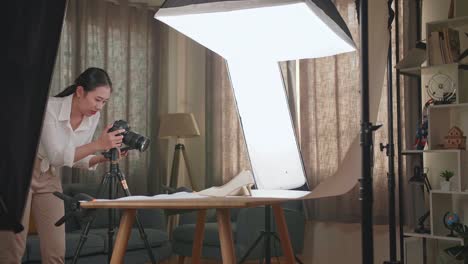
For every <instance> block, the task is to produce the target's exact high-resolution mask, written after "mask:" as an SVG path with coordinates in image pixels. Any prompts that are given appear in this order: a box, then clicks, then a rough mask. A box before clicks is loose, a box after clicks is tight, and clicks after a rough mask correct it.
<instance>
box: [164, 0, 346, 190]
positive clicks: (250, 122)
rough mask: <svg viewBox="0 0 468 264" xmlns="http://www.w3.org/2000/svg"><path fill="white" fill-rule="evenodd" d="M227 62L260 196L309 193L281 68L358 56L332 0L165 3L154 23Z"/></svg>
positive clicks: (190, 0)
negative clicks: (302, 189) (309, 60)
mask: <svg viewBox="0 0 468 264" xmlns="http://www.w3.org/2000/svg"><path fill="white" fill-rule="evenodd" d="M155 18H156V19H158V20H160V21H162V22H164V23H166V24H167V25H169V26H170V27H172V28H174V29H175V30H177V31H179V32H180V33H182V34H184V35H186V36H188V37H190V38H191V39H193V40H195V41H196V42H198V43H200V44H201V45H203V46H205V47H206V48H208V49H210V50H212V51H214V52H216V53H218V54H219V55H221V56H222V57H224V58H225V59H226V61H227V67H228V71H229V76H230V78H231V84H232V87H233V89H234V95H235V98H236V102H237V107H238V110H239V115H240V117H241V122H242V128H243V131H244V136H245V140H246V143H247V150H248V153H249V158H250V161H251V165H252V169H253V174H254V178H255V182H256V184H257V187H258V188H259V189H270V190H271V189H273V190H276V189H295V188H299V187H301V186H304V185H306V177H305V172H304V168H303V164H302V159H301V155H300V151H299V143H298V141H297V138H296V136H295V133H294V126H293V123H292V118H291V115H290V112H289V108H288V103H287V95H286V93H285V89H284V83H283V79H282V76H281V71H280V68H279V65H278V62H280V61H286V60H296V59H304V58H318V57H325V56H331V55H336V54H339V53H344V52H350V51H354V50H355V45H354V42H353V40H352V37H351V34H350V32H349V30H348V28H347V27H346V24H345V23H344V21H343V19H342V18H341V16H340V15H339V13H338V11H337V10H336V8H335V6H334V5H333V3H331V2H330V1H329V0H307V1H306V0H302V1H300V0H231V1H213V0H204V1H202V0H168V1H166V2H165V3H164V4H163V6H162V7H161V9H159V10H158V12H157V13H156V15H155Z"/></svg>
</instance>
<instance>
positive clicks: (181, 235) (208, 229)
mask: <svg viewBox="0 0 468 264" xmlns="http://www.w3.org/2000/svg"><path fill="white" fill-rule="evenodd" d="M231 228H232V232H233V233H236V224H235V223H231ZM194 236H195V224H185V225H181V226H178V227H177V228H175V229H174V232H173V233H172V237H173V240H174V242H177V241H181V242H185V243H192V242H193V238H194ZM232 237H233V238H235V237H236V236H235V235H234V234H233V236H232ZM234 242H235V241H234ZM203 244H204V245H209V246H219V245H220V242H219V233H218V223H205V234H204V236H203Z"/></svg>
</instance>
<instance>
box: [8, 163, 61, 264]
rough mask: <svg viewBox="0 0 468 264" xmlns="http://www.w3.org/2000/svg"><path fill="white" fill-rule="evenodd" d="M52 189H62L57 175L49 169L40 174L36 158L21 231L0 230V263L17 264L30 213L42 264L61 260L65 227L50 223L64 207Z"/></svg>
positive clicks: (24, 243) (21, 254)
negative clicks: (34, 226)
mask: <svg viewBox="0 0 468 264" xmlns="http://www.w3.org/2000/svg"><path fill="white" fill-rule="evenodd" d="M55 191H58V192H62V184H61V182H60V178H59V177H57V176H55V175H54V174H53V173H52V172H51V170H49V171H47V172H45V173H43V174H42V175H41V172H40V162H39V160H38V159H36V162H35V164H34V170H33V174H32V177H31V186H30V187H29V194H28V199H27V200H26V206H25V208H24V213H23V219H22V225H23V226H24V230H23V231H22V232H20V233H17V234H15V233H13V232H11V231H0V263H1V264H18V263H21V258H22V257H23V254H24V251H25V248H26V236H27V234H28V227H29V214H30V213H31V212H32V214H33V215H34V220H35V224H36V228H37V232H38V235H39V242H40V247H41V259H42V264H49V263H50V264H52V263H54V264H55V263H64V262H65V260H64V259H65V226H64V225H61V226H59V227H56V226H55V225H54V224H55V222H56V221H57V220H58V219H60V218H61V217H62V216H63V215H64V207H63V201H62V200H60V199H59V198H57V197H56V196H54V195H53V194H52V193H53V192H55Z"/></svg>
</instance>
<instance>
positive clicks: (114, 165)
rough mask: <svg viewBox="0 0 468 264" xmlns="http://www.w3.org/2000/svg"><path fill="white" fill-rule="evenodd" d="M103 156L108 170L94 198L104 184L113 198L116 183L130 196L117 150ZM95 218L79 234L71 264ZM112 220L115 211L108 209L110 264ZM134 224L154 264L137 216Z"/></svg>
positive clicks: (108, 256) (76, 256)
mask: <svg viewBox="0 0 468 264" xmlns="http://www.w3.org/2000/svg"><path fill="white" fill-rule="evenodd" d="M103 154H104V156H105V157H106V158H108V159H110V161H111V162H110V170H109V172H108V173H106V174H105V176H104V177H103V178H102V181H101V183H100V184H99V187H98V191H97V194H96V197H100V194H101V192H102V190H103V186H104V184H108V186H109V199H113V198H115V195H114V192H113V188H114V187H115V189H116V191H117V183H118V182H119V183H120V186H121V187H122V189H123V191H124V194H125V196H130V195H131V194H130V191H129V190H128V185H127V181H126V180H125V176H124V175H123V174H122V172H120V169H119V163H118V158H119V157H118V155H119V154H118V150H117V149H116V148H113V149H111V150H109V151H108V152H105V153H103ZM115 178H117V179H118V182H117V181H115ZM95 218H96V216H95V215H93V216H92V218H91V220H89V221H88V222H87V223H86V226H85V228H84V229H83V231H82V232H81V236H80V241H79V243H78V247H77V248H76V251H75V255H74V257H73V262H72V263H73V264H75V263H76V262H77V261H78V257H79V256H80V251H81V248H82V247H83V245H84V243H85V242H86V239H87V238H88V232H89V228H90V226H91V223H92V222H93V221H94V219H95ZM114 219H115V209H108V224H109V226H108V232H107V239H108V245H109V250H108V255H107V258H108V261H109V263H110V260H111V256H112V251H113V244H114V243H113V238H114V233H115V230H114V226H113V225H114ZM136 223H137V226H138V231H139V232H140V237H141V239H142V240H143V242H144V243H145V247H146V250H147V251H148V255H149V257H150V260H151V263H153V264H155V263H156V260H155V258H154V255H153V251H152V250H151V246H150V244H149V242H148V238H147V237H146V234H145V230H144V229H143V226H142V225H141V223H140V220H139V219H138V216H136Z"/></svg>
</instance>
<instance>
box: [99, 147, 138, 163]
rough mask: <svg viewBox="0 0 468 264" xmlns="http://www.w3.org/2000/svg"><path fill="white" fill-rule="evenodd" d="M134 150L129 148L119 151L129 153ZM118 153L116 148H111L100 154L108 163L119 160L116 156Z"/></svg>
mask: <svg viewBox="0 0 468 264" xmlns="http://www.w3.org/2000/svg"><path fill="white" fill-rule="evenodd" d="M132 149H134V148H131V147H124V148H121V149H120V152H124V151H129V150H132ZM118 153H119V152H118V151H117V148H111V149H110V150H108V151H105V152H101V154H102V155H103V156H104V157H105V158H106V159H108V160H110V161H117V160H118V159H119V155H118Z"/></svg>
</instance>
